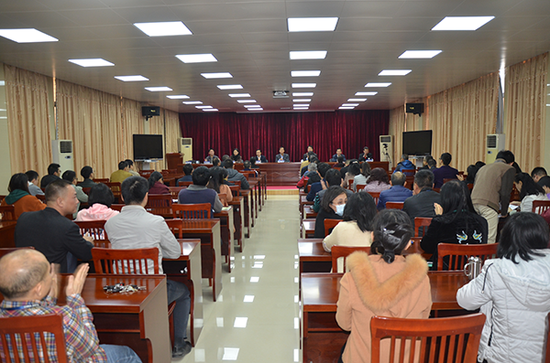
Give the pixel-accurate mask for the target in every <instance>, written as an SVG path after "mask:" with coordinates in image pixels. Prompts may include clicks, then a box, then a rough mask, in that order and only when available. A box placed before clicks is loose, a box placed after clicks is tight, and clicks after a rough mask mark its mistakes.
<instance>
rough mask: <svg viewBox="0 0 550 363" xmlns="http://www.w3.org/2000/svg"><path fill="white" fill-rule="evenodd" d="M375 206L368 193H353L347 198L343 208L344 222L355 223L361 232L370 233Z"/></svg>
mask: <svg viewBox="0 0 550 363" xmlns="http://www.w3.org/2000/svg"><path fill="white" fill-rule="evenodd" d="M376 213H377V210H376V204H375V203H374V199H373V198H372V196H371V195H370V194H369V193H354V194H353V195H352V196H351V197H349V198H348V201H347V202H346V207H345V208H344V216H343V217H344V221H356V222H357V226H358V227H359V229H360V230H361V231H362V232H366V231H372V222H373V220H374V217H376Z"/></svg>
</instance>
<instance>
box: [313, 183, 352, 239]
mask: <svg viewBox="0 0 550 363" xmlns="http://www.w3.org/2000/svg"><path fill="white" fill-rule="evenodd" d="M347 200H348V196H347V194H346V190H345V189H344V188H342V187H341V186H332V187H330V188H328V189H327V191H326V192H325V194H324V196H323V198H322V199H321V209H320V210H319V214H317V218H315V234H314V235H313V237H315V238H325V219H342V216H343V215H344V208H345V207H346V202H347Z"/></svg>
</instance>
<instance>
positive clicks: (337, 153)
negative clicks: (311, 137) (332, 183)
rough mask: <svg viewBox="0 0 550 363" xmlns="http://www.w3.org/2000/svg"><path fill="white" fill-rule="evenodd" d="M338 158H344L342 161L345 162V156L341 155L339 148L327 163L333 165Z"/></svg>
mask: <svg viewBox="0 0 550 363" xmlns="http://www.w3.org/2000/svg"><path fill="white" fill-rule="evenodd" d="M339 156H342V157H343V158H344V161H346V155H344V154H342V149H340V148H338V149H336V154H334V155H332V157H331V158H330V160H329V161H331V162H333V163H335V162H337V161H338V157H339Z"/></svg>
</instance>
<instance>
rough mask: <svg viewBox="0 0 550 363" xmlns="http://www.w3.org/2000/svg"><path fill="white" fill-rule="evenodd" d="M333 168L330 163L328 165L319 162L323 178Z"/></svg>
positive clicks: (318, 165) (318, 167)
mask: <svg viewBox="0 0 550 363" xmlns="http://www.w3.org/2000/svg"><path fill="white" fill-rule="evenodd" d="M330 169H331V167H330V165H328V164H327V163H319V164H317V170H318V171H319V174H320V175H321V177H322V178H324V177H325V174H326V173H327V171H329V170H330Z"/></svg>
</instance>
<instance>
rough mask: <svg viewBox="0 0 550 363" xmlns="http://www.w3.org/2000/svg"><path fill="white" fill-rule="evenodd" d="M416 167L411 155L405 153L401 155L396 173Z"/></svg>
mask: <svg viewBox="0 0 550 363" xmlns="http://www.w3.org/2000/svg"><path fill="white" fill-rule="evenodd" d="M410 169H413V170H414V169H415V167H414V164H413V163H412V162H411V161H410V160H409V155H407V154H403V155H401V161H400V162H399V163H397V166H396V167H395V170H394V171H393V172H394V173H395V172H397V171H403V170H410Z"/></svg>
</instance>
